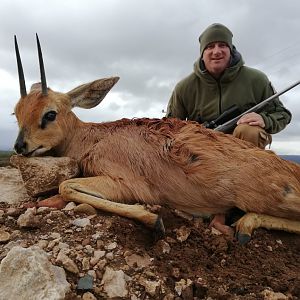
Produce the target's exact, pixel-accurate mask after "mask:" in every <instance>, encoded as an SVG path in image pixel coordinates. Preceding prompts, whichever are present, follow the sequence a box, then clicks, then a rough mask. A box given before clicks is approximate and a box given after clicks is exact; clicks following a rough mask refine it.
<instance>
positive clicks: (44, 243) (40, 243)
mask: <svg viewBox="0 0 300 300" xmlns="http://www.w3.org/2000/svg"><path fill="white" fill-rule="evenodd" d="M37 246H38V247H40V248H41V249H46V248H47V246H48V241H45V240H40V241H38V242H37Z"/></svg>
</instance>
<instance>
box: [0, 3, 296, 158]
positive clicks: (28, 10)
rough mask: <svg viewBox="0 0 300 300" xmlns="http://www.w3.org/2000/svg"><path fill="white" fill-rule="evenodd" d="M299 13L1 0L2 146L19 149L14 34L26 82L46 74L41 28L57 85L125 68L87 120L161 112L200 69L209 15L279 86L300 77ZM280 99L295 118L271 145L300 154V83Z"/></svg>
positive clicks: (291, 7)
mask: <svg viewBox="0 0 300 300" xmlns="http://www.w3.org/2000/svg"><path fill="white" fill-rule="evenodd" d="M299 12H300V1H299V0H276V1H274V0H263V1H262V0H244V1H243V0H226V1H224V0H209V1H208V0H206V1H204V0H49V1H46V0H36V1H34V0H26V1H23V0H19V1H18V0H1V1H0V25H1V26H0V103H1V107H0V113H1V118H0V149H9V148H12V147H13V144H14V140H15V138H16V136H17V132H18V128H17V123H16V121H15V117H14V116H12V115H11V113H12V112H13V109H14V106H15V104H16V102H17V101H18V98H19V96H20V95H19V84H18V77H17V76H18V75H17V67H16V60H15V52H14V44H13V36H14V34H16V35H17V37H18V43H19V48H20V52H21V56H22V61H23V68H24V73H25V78H26V85H27V90H29V89H30V86H31V84H32V83H34V82H37V81H39V76H40V75H39V71H38V60H37V51H36V42H35V33H36V32H37V33H38V34H39V37H40V42H41V45H42V49H43V55H44V63H45V68H46V76H47V83H48V86H49V87H50V88H52V89H53V90H56V91H60V92H67V91H69V90H71V89H72V88H74V87H76V86H77V85H79V84H82V83H86V82H89V81H92V80H95V79H98V78H103V77H110V76H114V75H116V76H120V81H119V82H118V83H117V85H116V86H115V87H114V88H113V89H112V90H111V92H110V93H109V94H108V95H107V96H106V98H105V100H103V102H102V103H101V104H100V105H99V106H98V107H96V108H93V109H90V110H82V109H76V111H75V112H76V114H77V115H78V116H79V117H80V118H81V119H82V120H85V121H99V122H102V121H109V120H115V119H119V118H123V117H128V118H132V117H159V118H160V117H163V113H162V110H163V109H166V107H167V103H168V100H169V97H170V95H171V92H172V89H173V88H174V86H175V84H176V83H177V82H178V81H179V80H180V79H182V78H183V77H185V76H186V75H188V74H189V73H190V72H192V68H193V63H194V61H195V60H196V59H197V58H198V55H199V43H198V37H199V35H200V33H201V32H202V31H203V30H204V29H205V28H206V27H207V26H208V25H210V24H211V23H215V22H218V23H223V24H224V25H226V26H227V27H229V28H230V29H231V31H232V32H233V35H234V37H233V43H234V45H235V46H236V47H237V49H238V50H239V52H241V54H242V56H243V58H244V60H245V62H246V65H248V66H251V67H255V68H258V69H260V70H262V71H263V72H265V73H266V74H267V75H268V77H269V78H270V80H271V81H272V83H273V85H274V86H275V88H276V90H277V91H280V90H282V89H284V88H285V87H287V86H289V85H290V84H292V83H294V82H296V81H298V80H300V35H299V30H300V17H299ZM281 100H282V102H283V103H284V104H285V106H286V107H287V108H288V109H289V110H290V111H291V112H292V114H293V119H292V122H291V124H290V125H289V126H288V127H287V128H286V129H285V130H284V131H282V132H281V133H279V134H276V135H275V136H273V144H272V146H271V149H273V150H274V151H276V152H277V153H279V154H300V140H299V138H298V137H299V132H300V107H299V105H298V103H299V101H300V86H298V87H296V88H295V89H293V90H292V91H290V92H288V93H286V94H285V95H284V96H282V97H281Z"/></svg>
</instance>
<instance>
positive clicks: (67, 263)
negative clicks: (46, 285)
mask: <svg viewBox="0 0 300 300" xmlns="http://www.w3.org/2000/svg"><path fill="white" fill-rule="evenodd" d="M56 261H57V262H58V263H61V264H62V266H63V267H64V269H65V270H67V271H69V272H71V273H74V274H78V273H79V270H78V267H77V265H76V264H75V263H74V261H73V260H72V259H71V258H69V257H68V256H67V255H66V254H64V253H63V250H61V251H60V252H59V253H58V255H57V258H56Z"/></svg>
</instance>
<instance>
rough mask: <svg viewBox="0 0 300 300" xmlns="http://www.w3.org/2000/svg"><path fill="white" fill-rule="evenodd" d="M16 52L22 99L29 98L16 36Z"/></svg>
mask: <svg viewBox="0 0 300 300" xmlns="http://www.w3.org/2000/svg"><path fill="white" fill-rule="evenodd" d="M15 50H16V57H17V65H18V75H19V84H20V93H21V97H25V96H27V92H26V84H25V77H24V72H23V67H22V62H21V56H20V52H19V47H18V42H17V37H16V36H15Z"/></svg>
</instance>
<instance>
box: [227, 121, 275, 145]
mask: <svg viewBox="0 0 300 300" xmlns="http://www.w3.org/2000/svg"><path fill="white" fill-rule="evenodd" d="M233 136H235V137H237V138H239V139H241V140H245V141H248V142H250V143H252V144H254V145H255V146H257V147H259V148H261V149H265V147H266V146H267V145H268V144H271V142H272V136H271V135H270V134H269V133H267V132H266V131H265V130H264V129H263V128H261V127H259V126H251V125H248V124H240V125H238V126H237V127H236V128H235V130H234V131H233Z"/></svg>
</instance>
